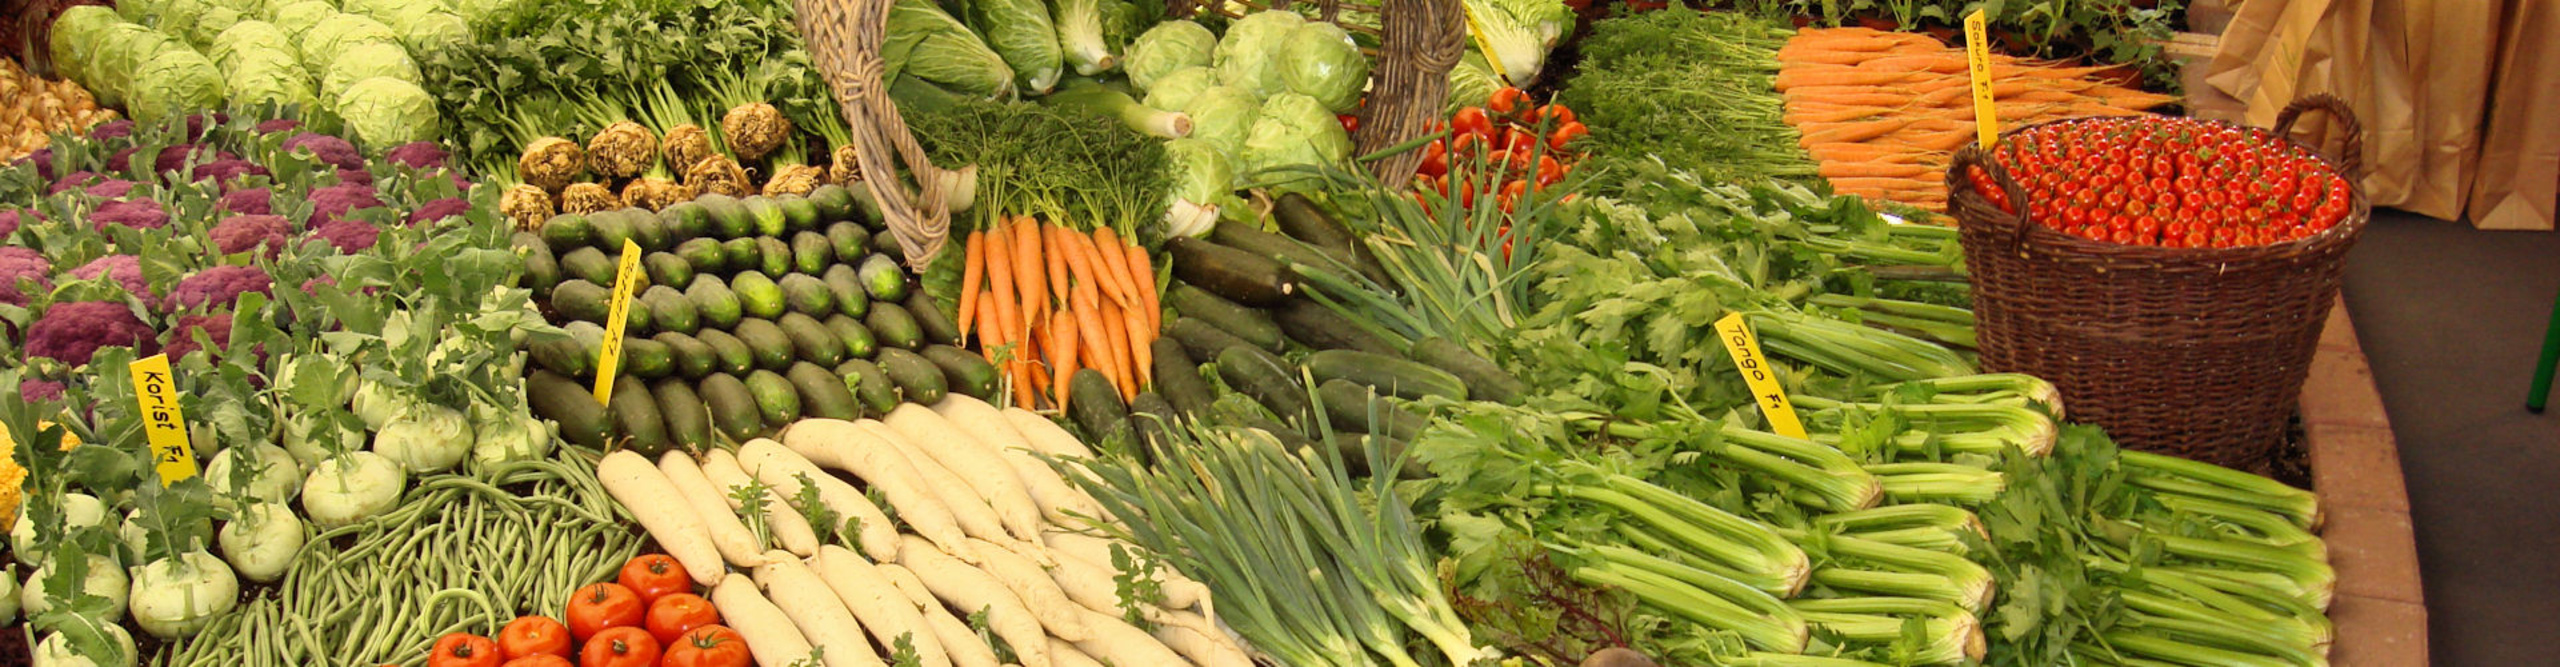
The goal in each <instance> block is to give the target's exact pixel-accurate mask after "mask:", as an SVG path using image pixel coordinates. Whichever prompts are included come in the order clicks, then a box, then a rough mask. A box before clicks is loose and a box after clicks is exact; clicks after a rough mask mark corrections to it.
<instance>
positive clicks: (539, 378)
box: [524, 369, 613, 449]
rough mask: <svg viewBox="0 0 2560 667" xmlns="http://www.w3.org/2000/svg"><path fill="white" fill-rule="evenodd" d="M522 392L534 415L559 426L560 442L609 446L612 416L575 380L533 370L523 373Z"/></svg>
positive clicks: (595, 446) (600, 446) (599, 446)
mask: <svg viewBox="0 0 2560 667" xmlns="http://www.w3.org/2000/svg"><path fill="white" fill-rule="evenodd" d="M524 393H525V403H526V404H528V405H529V406H531V407H532V408H533V414H534V416H537V417H541V418H543V419H549V420H551V421H552V422H553V423H556V424H559V425H560V439H562V440H567V441H569V442H570V443H572V444H576V445H580V446H584V447H592V448H598V449H602V448H603V447H604V446H605V445H607V444H611V443H612V441H613V417H612V416H611V415H608V414H606V413H605V409H604V406H602V405H597V404H596V395H595V393H594V392H593V391H590V390H589V389H588V388H586V387H583V386H579V384H578V382H577V381H575V380H571V379H569V378H565V377H561V376H560V375H559V374H557V373H553V372H551V371H546V370H540V369H536V370H534V371H533V372H531V373H526V374H525V377H524Z"/></svg>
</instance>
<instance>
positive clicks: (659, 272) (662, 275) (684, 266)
mask: <svg viewBox="0 0 2560 667" xmlns="http://www.w3.org/2000/svg"><path fill="white" fill-rule="evenodd" d="M640 268H642V269H644V270H645V272H646V273H648V274H649V282H651V283H653V284H657V285H662V286H667V287H676V288H682V287H683V286H685V285H691V284H693V264H692V263H690V262H686V261H684V258H682V257H677V256H675V254H674V253H666V252H653V253H649V254H647V255H643V256H641V257H640Z"/></svg>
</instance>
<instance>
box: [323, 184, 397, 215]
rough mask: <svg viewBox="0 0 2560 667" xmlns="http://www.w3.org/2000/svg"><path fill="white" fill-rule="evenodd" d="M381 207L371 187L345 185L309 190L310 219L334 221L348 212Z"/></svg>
mask: <svg viewBox="0 0 2560 667" xmlns="http://www.w3.org/2000/svg"><path fill="white" fill-rule="evenodd" d="M380 206H382V198H381V197H377V196H375V195H374V194H373V186H370V185H361V184H355V183H347V184H341V185H332V186H329V187H325V188H314V189H312V190H311V219H313V220H336V219H339V218H341V217H344V216H345V215H346V214H347V213H348V212H350V211H359V210H363V209H368V208H376V207H380Z"/></svg>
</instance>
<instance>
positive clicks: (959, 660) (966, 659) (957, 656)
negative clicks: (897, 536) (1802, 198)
mask: <svg viewBox="0 0 2560 667" xmlns="http://www.w3.org/2000/svg"><path fill="white" fill-rule="evenodd" d="M889 567H896V566H894V565H892V566H889ZM910 576H912V575H910ZM919 585H921V584H919ZM926 600H927V601H931V598H926ZM917 613H920V614H923V615H924V624H925V627H927V628H930V629H932V630H933V638H934V639H935V640H936V641H940V642H942V650H943V652H945V653H949V654H951V665H952V667H996V666H997V665H1000V664H1003V663H1002V662H1000V661H998V660H996V650H995V648H994V647H990V646H987V640H986V639H985V638H983V637H979V636H978V631H976V630H971V629H969V622H968V621H963V620H960V617H958V616H953V615H951V610H949V609H944V608H942V603H940V602H934V603H932V605H931V606H929V607H926V608H925V609H923V610H921V611H919V612H917Z"/></svg>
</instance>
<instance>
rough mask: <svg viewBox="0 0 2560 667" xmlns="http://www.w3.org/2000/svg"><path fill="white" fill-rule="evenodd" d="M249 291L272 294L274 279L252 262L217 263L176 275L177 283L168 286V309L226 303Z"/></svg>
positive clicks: (186, 308) (184, 308) (183, 308)
mask: <svg viewBox="0 0 2560 667" xmlns="http://www.w3.org/2000/svg"><path fill="white" fill-rule="evenodd" d="M250 292H257V293H259V294H274V293H275V280H274V279H272V278H268V277H267V272H266V271H265V270H264V269H260V268H258V267H254V266H217V267H213V268H210V269H205V270H203V271H197V272H196V274H195V275H192V276H187V277H185V278H180V279H178V286H177V287H174V288H170V290H169V309H170V310H188V309H194V308H202V307H206V306H229V305H231V302H233V301H237V300H239V299H240V295H242V294H247V293H250Z"/></svg>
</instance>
